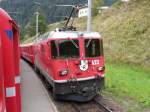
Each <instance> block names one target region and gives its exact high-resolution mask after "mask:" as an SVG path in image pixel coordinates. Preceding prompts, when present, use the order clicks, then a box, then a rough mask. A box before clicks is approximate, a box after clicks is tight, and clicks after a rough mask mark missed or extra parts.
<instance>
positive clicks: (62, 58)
mask: <svg viewBox="0 0 150 112" xmlns="http://www.w3.org/2000/svg"><path fill="white" fill-rule="evenodd" d="M76 9H77V10H78V7H77V6H76V7H73V9H72V11H71V15H70V17H69V18H68V20H67V22H66V24H65V27H64V28H62V29H56V30H55V31H52V32H48V33H45V34H44V35H41V36H40V37H38V38H39V39H38V40H37V41H36V42H35V43H34V44H32V45H25V46H24V47H22V48H21V52H22V53H21V54H22V57H24V58H25V59H27V60H28V61H30V62H31V63H33V62H34V67H35V70H39V71H40V72H41V73H42V74H43V76H44V77H45V79H46V80H47V81H48V82H49V83H50V84H51V86H52V87H53V94H54V97H55V98H57V99H63V100H73V101H81V102H82V101H89V100H91V99H93V98H94V96H96V95H97V93H98V92H99V91H100V90H101V89H102V87H103V86H104V74H105V65H104V56H103V43H102V38H101V36H100V35H99V33H97V32H80V31H76V28H75V27H73V26H72V24H71V26H69V27H68V24H69V21H70V20H71V16H72V15H73V12H74V11H76ZM31 49H32V50H31ZM33 52H34V53H33ZM33 54H34V56H33ZM32 56H33V57H32ZM31 57H32V58H31Z"/></svg>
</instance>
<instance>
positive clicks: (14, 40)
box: [0, 8, 21, 112]
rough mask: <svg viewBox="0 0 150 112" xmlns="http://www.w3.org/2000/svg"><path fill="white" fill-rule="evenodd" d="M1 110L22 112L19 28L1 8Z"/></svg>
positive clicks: (2, 111)
mask: <svg viewBox="0 0 150 112" xmlns="http://www.w3.org/2000/svg"><path fill="white" fill-rule="evenodd" d="M0 25H1V26H0V112H21V98H20V74H19V58H20V55H19V29H18V27H17V25H16V23H15V22H14V20H13V19H12V18H11V17H10V16H9V15H8V14H7V13H6V12H5V11H4V10H3V9H1V8H0Z"/></svg>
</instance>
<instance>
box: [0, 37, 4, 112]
mask: <svg viewBox="0 0 150 112" xmlns="http://www.w3.org/2000/svg"><path fill="white" fill-rule="evenodd" d="M2 61H3V59H2V43H1V35H0V112H4V111H5V96H4V95H5V92H4V78H3V77H4V72H3V62H2Z"/></svg>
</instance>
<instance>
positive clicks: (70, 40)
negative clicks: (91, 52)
mask: <svg viewBox="0 0 150 112" xmlns="http://www.w3.org/2000/svg"><path fill="white" fill-rule="evenodd" d="M70 41H71V42H72V44H73V45H74V46H75V47H76V48H79V46H78V45H77V44H76V43H75V42H74V41H73V40H71V39H70Z"/></svg>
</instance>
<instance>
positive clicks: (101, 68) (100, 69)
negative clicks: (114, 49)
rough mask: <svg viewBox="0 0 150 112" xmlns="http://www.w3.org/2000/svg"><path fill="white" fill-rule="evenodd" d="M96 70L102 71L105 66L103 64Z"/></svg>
mask: <svg viewBox="0 0 150 112" xmlns="http://www.w3.org/2000/svg"><path fill="white" fill-rule="evenodd" d="M97 70H98V71H104V70H105V66H103V67H98V68H97Z"/></svg>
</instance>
